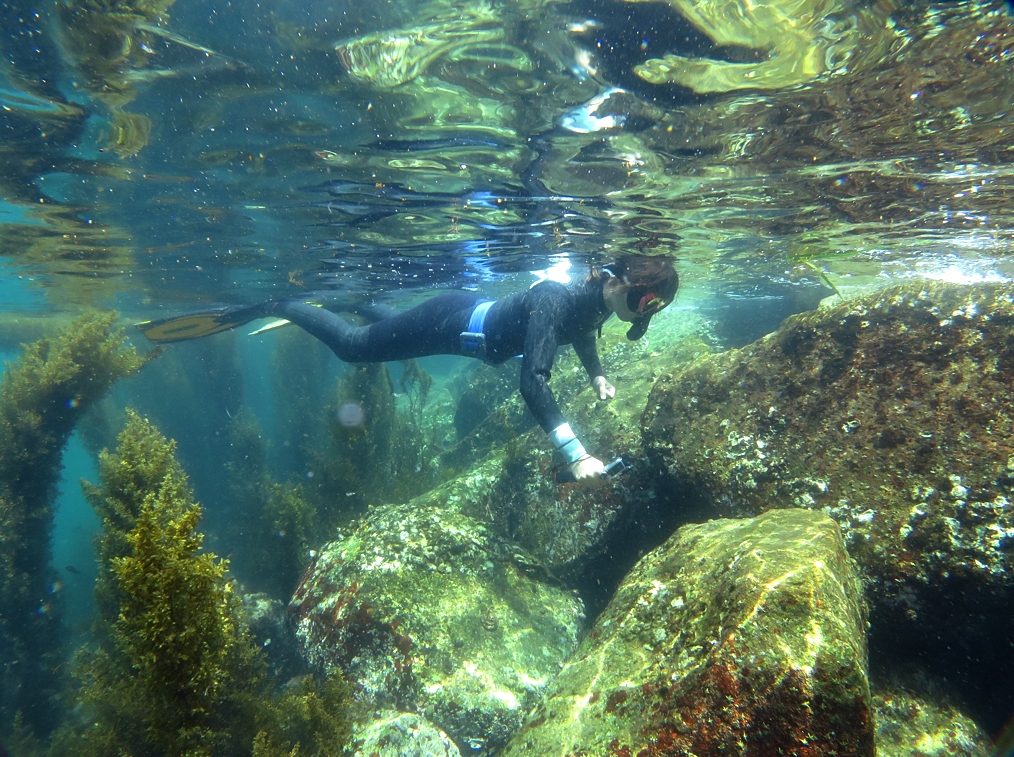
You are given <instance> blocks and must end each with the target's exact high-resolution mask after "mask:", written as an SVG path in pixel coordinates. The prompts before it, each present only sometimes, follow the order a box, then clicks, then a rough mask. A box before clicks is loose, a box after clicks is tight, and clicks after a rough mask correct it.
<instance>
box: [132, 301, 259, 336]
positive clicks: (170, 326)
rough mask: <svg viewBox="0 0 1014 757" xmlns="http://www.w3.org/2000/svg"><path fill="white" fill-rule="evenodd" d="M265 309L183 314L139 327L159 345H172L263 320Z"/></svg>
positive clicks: (235, 308) (237, 308)
mask: <svg viewBox="0 0 1014 757" xmlns="http://www.w3.org/2000/svg"><path fill="white" fill-rule="evenodd" d="M264 310H265V307H264V304H263V303H258V304H256V305H232V306H229V307H221V308H214V309H212V310H204V311H201V312H199V313H189V314H187V315H180V316H176V317H175V318H163V319H161V320H158V321H144V322H143V323H139V324H137V328H138V330H139V331H140V332H141V333H142V334H144V335H145V336H146V337H148V338H149V339H150V340H151V341H153V342H155V344H168V343H169V342H182V341H183V340H185V339H199V338H201V337H202V336H210V335H211V334H217V333H218V332H220V331H228V330H229V329H234V328H236V327H237V326H242V325H243V324H245V323H249V322H250V321H253V320H255V319H257V318H263V317H264V315H265V313H264Z"/></svg>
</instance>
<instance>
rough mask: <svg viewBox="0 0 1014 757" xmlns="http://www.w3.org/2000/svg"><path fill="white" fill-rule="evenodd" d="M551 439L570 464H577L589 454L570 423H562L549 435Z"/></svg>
mask: <svg viewBox="0 0 1014 757" xmlns="http://www.w3.org/2000/svg"><path fill="white" fill-rule="evenodd" d="M549 439H550V441H552V442H553V446H554V447H556V449H557V450H558V451H559V453H560V454H561V455H563V458H564V459H565V460H566V461H567V462H568V463H576V462H577V461H578V460H580V459H581V458H582V457H584V456H585V455H587V454H588V453H587V452H586V451H585V448H584V445H582V444H581V442H579V441H578V440H577V437H576V436H574V432H573V431H572V430H571V428H570V424H569V423H561V424H560V425H559V426H557V427H556V428H554V429H553V430H552V431H551V432H550V433H549Z"/></svg>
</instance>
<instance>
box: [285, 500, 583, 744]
mask: <svg viewBox="0 0 1014 757" xmlns="http://www.w3.org/2000/svg"><path fill="white" fill-rule="evenodd" d="M530 571H531V572H534V568H533V566H532V561H531V559H530V558H528V557H527V556H525V555H524V554H523V553H522V552H521V551H520V550H517V549H515V548H513V547H512V546H511V545H509V544H508V543H506V542H503V541H501V540H500V539H498V538H496V537H494V536H492V535H491V534H490V533H489V532H488V531H487V529H486V528H485V527H484V526H483V525H481V524H480V523H479V522H478V521H476V520H473V519H472V518H469V517H467V516H464V515H461V514H459V513H456V512H454V511H453V510H449V509H444V508H439V507H432V506H426V505H424V504H420V503H418V502H413V503H410V504H409V505H403V506H384V507H378V508H375V509H373V510H372V511H371V512H370V513H369V515H368V516H367V517H366V518H365V519H364V520H363V521H362V522H361V523H360V525H359V526H358V527H357V528H356V529H355V530H354V531H351V532H350V533H348V534H347V535H346V536H345V537H344V538H341V539H339V540H337V541H334V542H332V543H331V544H329V545H327V546H326V547H325V548H323V549H322V550H321V551H320V553H319V554H318V555H317V556H316V558H315V560H314V562H313V564H312V565H311V567H310V568H309V569H308V571H307V573H306V575H305V576H304V578H303V581H302V583H301V585H300V586H299V588H298V589H297V591H296V594H295V596H294V597H293V599H292V603H291V605H290V609H291V610H292V611H293V612H295V613H296V614H297V616H298V618H299V620H298V630H297V635H298V637H299V640H300V643H301V645H302V650H303V654H304V657H305V658H306V659H307V661H308V662H309V663H310V664H311V665H312V666H314V667H316V668H318V669H324V670H328V671H330V670H334V669H336V668H340V669H341V670H343V671H344V672H345V673H346V675H347V676H348V678H349V679H350V681H352V682H353V683H354V684H355V685H356V688H357V691H358V695H359V697H360V698H361V699H362V700H363V701H364V702H366V703H367V704H368V705H369V706H373V707H387V708H396V709H400V710H411V711H415V712H418V713H420V714H422V715H423V716H425V717H426V718H427V719H428V720H429V721H431V722H432V723H434V724H436V725H438V726H439V727H440V728H443V729H444V730H445V731H446V732H447V733H448V734H450V735H451V737H452V738H454V740H455V741H456V742H457V744H459V745H461V744H466V743H472V744H476V745H485V746H486V748H487V749H495V748H497V747H498V746H499V745H502V744H503V743H504V742H505V741H506V740H507V738H509V736H510V735H511V734H512V733H513V732H514V731H515V730H517V728H518V727H519V726H520V725H521V722H522V719H523V717H524V713H525V711H526V710H527V709H528V708H529V707H530V706H531V705H532V704H533V703H534V701H535V699H536V698H537V697H538V695H539V694H540V693H541V691H542V689H543V687H544V686H545V685H546V683H547V681H548V680H549V679H550V677H551V676H552V675H554V674H555V673H556V672H557V671H558V670H559V668H560V666H561V665H562V663H563V661H564V660H565V659H566V658H567V656H568V655H569V654H570V653H571V652H572V651H573V650H574V648H575V647H576V646H577V635H578V631H579V628H580V625H581V622H582V620H583V612H582V606H581V602H580V601H579V600H578V599H577V598H576V596H574V595H573V594H572V593H570V592H566V591H563V590H561V589H558V588H555V587H553V586H550V585H548V584H546V583H543V582H541V581H539V580H537V578H536V577H534V576H532V575H529V572H530Z"/></svg>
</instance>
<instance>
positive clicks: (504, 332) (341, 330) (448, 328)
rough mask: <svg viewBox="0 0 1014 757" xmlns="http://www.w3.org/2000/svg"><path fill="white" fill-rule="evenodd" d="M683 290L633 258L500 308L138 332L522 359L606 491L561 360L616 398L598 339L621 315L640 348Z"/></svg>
mask: <svg viewBox="0 0 1014 757" xmlns="http://www.w3.org/2000/svg"><path fill="white" fill-rule="evenodd" d="M678 288H679V276H678V275H677V273H676V269H675V267H674V266H673V263H672V260H670V259H668V258H664V257H638V256H634V255H625V256H621V257H618V258H616V259H615V260H614V261H612V262H611V263H609V264H608V265H606V266H603V268H602V270H601V271H598V270H593V271H592V274H591V275H590V276H589V277H588V279H586V280H585V281H584V282H581V283H580V284H577V285H574V286H571V287H566V286H564V285H563V284H559V283H557V282H554V281H541V282H539V283H537V284H535V285H534V286H532V287H531V288H530V289H526V290H525V291H522V292H517V293H515V294H512V295H510V296H508V297H505V298H503V299H500V300H495V301H491V300H484V299H482V298H480V297H479V296H478V295H475V294H472V293H469V292H449V293H446V294H441V295H437V296H436V297H433V298H432V299H430V300H427V301H426V302H424V303H422V304H421V305H417V306H416V307H414V308H412V309H411V310H407V311H405V312H404V313H397V314H394V315H388V314H387V313H384V315H385V316H387V317H382V318H381V319H380V320H376V321H374V322H373V323H369V324H367V325H364V326H358V327H357V326H352V325H350V324H349V323H346V322H345V321H344V320H343V319H342V318H341V317H340V316H339V315H338V314H337V313H334V312H332V311H330V310H327V309H325V308H323V307H321V306H320V304H318V303H315V302H313V301H306V300H301V299H289V300H281V301H274V302H268V303H264V304H260V305H244V306H240V307H237V308H227V309H224V310H218V311H211V312H208V313H197V314H193V315H188V316H182V317H180V318H173V319H168V320H162V321H149V322H146V323H141V324H138V328H139V329H140V330H141V331H142V332H143V333H144V334H145V335H146V336H148V338H149V339H151V340H152V341H154V342H159V343H162V342H174V341H180V340H182V339H193V338H195V337H199V336H206V335H207V334H211V333H216V332H218V331H224V330H226V329H231V328H235V327H236V326H240V325H242V324H244V323H247V322H249V321H252V320H254V319H255V318H263V317H272V316H276V317H278V318H283V319H285V320H288V321H291V322H292V323H294V324H296V325H297V326H299V327H300V328H302V329H303V330H304V331H306V332H308V333H309V334H311V335H313V336H314V337H316V338H317V339H319V340H320V341H322V342H323V343H324V344H326V345H327V346H328V347H329V348H330V349H331V350H332V352H334V354H335V355H337V356H338V358H339V359H340V360H343V361H344V362H346V363H372V362H385V361H394V360H409V359H412V358H419V357H426V356H429V355H463V356H466V357H474V358H478V359H480V360H483V361H485V362H486V363H489V364H491V365H498V364H500V363H503V362H505V361H507V360H508V359H510V358H512V357H515V356H519V355H520V356H521V396H522V397H524V400H525V402H526V403H527V405H528V407H529V409H530V410H531V411H532V414H533V415H534V416H535V418H536V420H537V421H538V423H539V425H540V426H541V427H542V429H543V430H544V431H545V432H546V433H547V434H548V435H549V438H550V440H551V441H552V443H553V446H554V447H555V448H556V449H557V451H559V453H560V455H561V456H562V457H563V459H564V460H566V462H567V464H568V466H569V469H570V473H571V474H573V477H574V480H576V481H577V482H578V483H582V484H586V485H588V484H597V483H599V482H601V480H602V473H603V470H604V466H603V464H602V461H601V460H598V459H597V458H595V457H593V456H592V455H590V454H588V452H587V451H586V450H585V448H584V446H583V445H582V444H581V442H580V441H579V440H578V439H577V437H576V436H575V435H574V432H573V431H572V430H571V428H570V425H569V424H568V423H567V422H566V420H565V419H564V417H563V413H561V412H560V407H559V405H558V404H557V402H556V399H555V398H554V397H553V393H552V391H551V390H550V388H549V379H550V372H551V370H552V367H553V363H554V361H555V359H556V351H557V349H558V348H559V347H560V346H561V345H565V344H572V345H573V346H574V351H575V352H576V353H577V355H578V358H580V360H581V364H582V365H583V366H584V369H585V371H587V373H588V378H589V379H590V381H591V385H592V387H593V388H594V389H595V392H596V394H597V396H598V398H599V399H600V400H609V399H612V398H613V397H614V396H615V394H616V389H615V388H614V387H613V385H612V384H610V383H609V381H608V380H607V379H606V377H605V372H604V371H603V370H602V364H601V363H600V362H599V356H598V350H597V349H596V347H595V335H596V332H598V331H599V330H600V329H601V328H602V324H603V323H605V321H606V320H607V319H608V318H609V316H610V315H612V314H613V313H615V314H616V316H617V318H619V319H620V320H621V321H625V322H628V323H630V324H631V326H630V329H629V330H628V331H627V339H629V340H631V341H635V340H637V339H640V338H641V337H642V336H644V333H645V331H647V329H648V322H649V321H650V320H651V317H652V316H653V315H654V314H655V313H657V312H658V311H660V310H662V309H663V308H665V307H666V306H668V305H669V304H670V303H671V302H672V301H673V299H674V298H675V296H676V290H677V289H678ZM353 312H359V313H361V314H363V315H365V316H366V317H367V318H368V319H369V318H370V315H371V313H370V309H369V308H367V309H365V310H363V311H360V310H354V311H353ZM372 314H373V315H376V314H377V311H376V309H374V310H373V313H372Z"/></svg>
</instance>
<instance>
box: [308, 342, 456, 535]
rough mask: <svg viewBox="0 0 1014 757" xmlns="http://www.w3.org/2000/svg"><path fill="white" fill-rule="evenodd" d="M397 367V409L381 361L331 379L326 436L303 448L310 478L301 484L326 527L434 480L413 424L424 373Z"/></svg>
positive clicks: (426, 448)
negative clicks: (332, 399) (402, 402)
mask: <svg viewBox="0 0 1014 757" xmlns="http://www.w3.org/2000/svg"><path fill="white" fill-rule="evenodd" d="M403 365H404V366H405V370H404V373H403V378H402V381H401V384H400V388H401V389H402V394H404V395H406V398H407V400H408V402H407V403H406V404H408V406H409V407H408V408H407V410H405V411H402V410H399V408H398V403H397V399H396V397H395V391H394V382H393V380H392V379H391V374H390V372H389V371H388V369H387V366H386V365H385V364H383V363H370V364H366V365H361V366H356V367H355V368H353V369H352V370H351V371H350V372H349V373H348V374H346V376H345V377H344V378H343V379H342V380H341V381H340V382H339V385H338V393H337V394H338V402H337V406H335V407H331V408H329V410H328V419H327V423H328V432H329V433H328V437H329V438H328V439H327V440H326V443H325V444H323V445H321V446H320V447H317V448H310V449H308V450H307V451H308V453H309V455H310V457H311V460H312V461H313V466H312V470H311V474H312V482H313V483H312V485H308V486H306V487H305V488H306V492H307V495H308V496H309V497H311V499H312V501H313V502H314V504H315V505H316V506H317V510H318V512H319V514H320V517H321V522H322V525H323V527H324V528H325V529H326V530H327V529H333V528H334V527H336V526H338V525H341V524H342V523H343V522H345V521H346V520H347V519H348V518H349V517H351V516H352V515H354V514H357V513H361V512H363V511H364V510H365V508H366V506H367V505H369V504H374V503H379V502H399V501H407V500H408V499H410V498H411V497H413V496H415V495H417V494H421V493H422V492H423V491H425V490H426V489H427V488H429V487H430V486H431V485H432V484H433V483H435V481H436V478H437V476H436V471H435V469H433V468H432V467H431V465H430V461H431V460H432V459H433V458H434V454H433V453H432V452H431V450H430V446H431V445H430V444H429V442H428V441H427V439H426V437H425V435H424V433H423V431H422V427H421V414H422V408H423V404H424V403H425V401H426V398H427V395H428V392H429V387H430V385H431V383H432V379H431V378H430V376H429V375H428V374H427V373H426V372H425V371H423V370H422V369H421V368H420V367H419V366H418V364H416V363H415V362H414V361H405V363H403Z"/></svg>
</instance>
